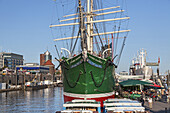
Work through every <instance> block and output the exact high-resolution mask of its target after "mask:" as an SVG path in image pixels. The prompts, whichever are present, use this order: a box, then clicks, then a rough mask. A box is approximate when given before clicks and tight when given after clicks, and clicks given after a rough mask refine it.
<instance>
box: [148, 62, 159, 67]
mask: <svg viewBox="0 0 170 113" xmlns="http://www.w3.org/2000/svg"><path fill="white" fill-rule="evenodd" d="M146 66H159V63H154V62H147V63H146Z"/></svg>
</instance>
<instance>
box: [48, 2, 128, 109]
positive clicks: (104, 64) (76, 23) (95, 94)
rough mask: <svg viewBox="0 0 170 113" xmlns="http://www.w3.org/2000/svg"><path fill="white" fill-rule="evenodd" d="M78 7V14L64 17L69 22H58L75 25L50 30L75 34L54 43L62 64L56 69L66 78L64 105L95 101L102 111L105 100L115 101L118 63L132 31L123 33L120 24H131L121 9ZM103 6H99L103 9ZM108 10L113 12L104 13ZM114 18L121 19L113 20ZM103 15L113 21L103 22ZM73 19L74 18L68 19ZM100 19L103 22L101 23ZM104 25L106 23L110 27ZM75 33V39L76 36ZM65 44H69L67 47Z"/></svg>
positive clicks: (90, 3)
mask: <svg viewBox="0 0 170 113" xmlns="http://www.w3.org/2000/svg"><path fill="white" fill-rule="evenodd" d="M85 1H86V2H85ZM76 5H77V6H78V7H77V10H76V11H77V12H75V13H74V14H70V15H66V16H64V17H63V18H66V19H64V20H60V22H59V23H62V22H68V21H73V23H64V24H58V25H50V28H53V27H55V28H56V27H58V28H59V29H58V31H60V30H61V29H62V28H63V27H64V26H73V32H71V31H70V30H68V31H66V33H64V35H61V36H65V35H67V34H72V36H71V37H63V38H59V37H60V35H58V38H57V39H54V41H56V42H58V44H57V45H55V47H56V51H57V54H58V57H59V58H56V59H57V60H58V61H59V66H58V67H57V68H59V67H60V68H61V70H62V75H63V87H64V92H63V94H64V101H65V102H68V101H72V100H74V99H84V100H96V101H100V103H101V107H103V101H104V100H106V99H108V98H114V85H115V82H114V76H115V68H116V67H117V64H116V61H117V62H118V61H119V60H120V56H121V53H122V51H123V47H124V44H125V39H126V37H127V33H128V32H129V31H130V30H128V29H123V30H122V29H121V28H120V25H121V24H120V23H121V22H126V21H128V20H129V17H127V16H126V17H122V16H124V15H123V14H122V13H123V12H124V10H117V9H119V8H120V6H114V7H109V8H103V9H100V8H99V6H97V7H95V6H96V0H84V1H82V0H78V2H77V3H76ZM102 5H103V4H100V6H102ZM115 9H116V10H115ZM107 10H112V11H110V12H105V11H107ZM60 11H61V10H60ZM113 14H117V15H120V17H119V18H117V17H114V18H113V16H112V15H113ZM104 15H111V16H110V17H112V18H111V19H110V18H108V19H104V18H105V17H104ZM71 16H74V17H72V18H68V17H71ZM99 17H100V18H103V19H102V20H101V19H99ZM58 20H59V19H58ZM111 22H113V23H114V24H111ZM103 23H106V25H107V27H106V25H104V24H103ZM98 24H100V25H98ZM116 25H117V26H116ZM101 26H102V27H104V28H100V29H99V28H98V27H101ZM110 26H111V27H110ZM76 27H78V28H76ZM64 29H65V28H64ZM108 29H110V31H108ZM76 30H77V31H76ZM100 31H101V32H100ZM75 33H76V34H77V35H76V36H74V34H75ZM121 35H123V37H121V38H122V39H123V42H121V43H122V47H121V48H120V51H119V54H117V53H116V52H115V51H116V50H117V51H118V49H116V48H115V47H117V45H118V44H119V42H118V39H119V38H120V36H121ZM109 36H110V37H111V38H109ZM102 37H104V38H102ZM110 40H111V43H110V42H109V41H110ZM63 41H65V42H66V43H65V44H64V42H63ZM61 43H62V44H61ZM68 43H70V44H68ZM79 44H80V45H79ZM58 45H60V46H62V48H61V54H59V51H58V47H57V46H58ZM64 46H65V48H64ZM76 48H77V49H76ZM63 51H64V52H63ZM77 51H78V52H77ZM116 56H117V57H116ZM116 59H117V60H116Z"/></svg>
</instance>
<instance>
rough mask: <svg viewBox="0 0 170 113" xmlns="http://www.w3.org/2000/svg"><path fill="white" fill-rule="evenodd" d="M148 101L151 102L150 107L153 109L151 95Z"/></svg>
mask: <svg viewBox="0 0 170 113" xmlns="http://www.w3.org/2000/svg"><path fill="white" fill-rule="evenodd" d="M148 102H149V108H150V109H152V98H151V97H149V100H148Z"/></svg>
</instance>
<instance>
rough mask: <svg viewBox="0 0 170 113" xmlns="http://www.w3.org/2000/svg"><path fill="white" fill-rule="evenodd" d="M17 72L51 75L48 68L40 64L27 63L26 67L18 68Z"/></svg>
mask: <svg viewBox="0 0 170 113" xmlns="http://www.w3.org/2000/svg"><path fill="white" fill-rule="evenodd" d="M16 70H17V72H18V73H21V74H22V73H26V74H28V75H29V74H36V73H43V74H47V73H49V67H48V66H40V65H38V63H25V64H24V65H20V66H16Z"/></svg>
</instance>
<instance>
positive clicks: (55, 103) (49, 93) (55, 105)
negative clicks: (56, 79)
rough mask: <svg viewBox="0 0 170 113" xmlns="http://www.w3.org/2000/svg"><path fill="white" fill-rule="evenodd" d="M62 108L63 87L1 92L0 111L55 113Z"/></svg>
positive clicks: (5, 112)
mask: <svg viewBox="0 0 170 113" xmlns="http://www.w3.org/2000/svg"><path fill="white" fill-rule="evenodd" d="M62 108H63V89H62V88H61V87H55V88H46V89H42V90H36V91H12V92H7V93H6V92H5V93H0V111H1V112H2V113H8V112H12V113H19V112H25V113H30V112H36V113H37V112H45V113H54V112H55V111H59V110H62Z"/></svg>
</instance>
